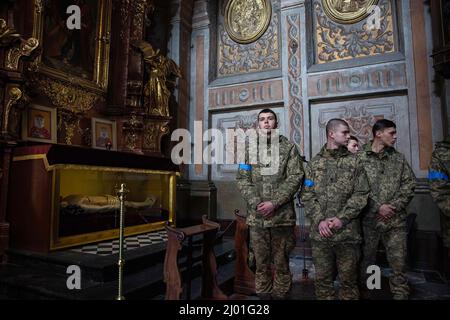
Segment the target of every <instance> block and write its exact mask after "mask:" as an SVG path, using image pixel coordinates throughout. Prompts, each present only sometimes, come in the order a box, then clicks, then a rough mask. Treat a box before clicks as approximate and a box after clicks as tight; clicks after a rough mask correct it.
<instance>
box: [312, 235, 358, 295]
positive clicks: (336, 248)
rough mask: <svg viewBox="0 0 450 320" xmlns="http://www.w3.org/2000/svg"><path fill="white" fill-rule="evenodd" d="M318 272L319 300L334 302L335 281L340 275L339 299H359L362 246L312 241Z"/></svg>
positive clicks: (317, 289) (317, 290) (317, 292)
mask: <svg viewBox="0 0 450 320" xmlns="http://www.w3.org/2000/svg"><path fill="white" fill-rule="evenodd" d="M311 245H312V257H313V262H314V267H315V270H316V280H315V292H316V298H317V299H318V300H334V299H335V291H334V279H335V276H336V271H337V274H338V275H339V282H340V289H339V299H341V300H356V299H359V289H358V261H359V257H360V246H359V244H355V243H331V242H319V241H312V243H311Z"/></svg>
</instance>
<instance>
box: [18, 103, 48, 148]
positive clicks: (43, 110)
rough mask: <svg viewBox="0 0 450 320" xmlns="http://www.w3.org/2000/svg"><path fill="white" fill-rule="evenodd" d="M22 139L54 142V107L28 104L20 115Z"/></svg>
mask: <svg viewBox="0 0 450 320" xmlns="http://www.w3.org/2000/svg"><path fill="white" fill-rule="evenodd" d="M22 139H23V140H28V141H38V142H47V143H56V109H54V108H49V107H44V106H39V105H30V106H29V107H28V108H27V110H26V111H25V112H24V114H23V117H22Z"/></svg>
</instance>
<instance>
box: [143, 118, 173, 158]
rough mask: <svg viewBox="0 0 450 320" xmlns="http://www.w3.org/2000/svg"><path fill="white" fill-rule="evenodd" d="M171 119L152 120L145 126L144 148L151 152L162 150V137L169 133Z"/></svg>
mask: <svg viewBox="0 0 450 320" xmlns="http://www.w3.org/2000/svg"><path fill="white" fill-rule="evenodd" d="M168 124H169V121H150V122H148V123H147V124H146V125H145V128H144V144H143V149H144V150H145V151H150V152H160V151H161V138H162V137H163V136H164V135H166V134H168V133H169V126H168Z"/></svg>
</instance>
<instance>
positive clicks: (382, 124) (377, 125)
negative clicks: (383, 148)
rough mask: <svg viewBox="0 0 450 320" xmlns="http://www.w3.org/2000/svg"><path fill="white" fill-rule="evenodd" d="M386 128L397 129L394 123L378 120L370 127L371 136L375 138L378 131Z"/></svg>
mask: <svg viewBox="0 0 450 320" xmlns="http://www.w3.org/2000/svg"><path fill="white" fill-rule="evenodd" d="M386 128H397V126H396V125H395V123H394V122H393V121H391V120H388V119H380V120H378V121H377V122H375V124H374V125H373V127H372V134H373V136H374V137H375V135H376V134H377V132H378V131H381V130H384V129H386Z"/></svg>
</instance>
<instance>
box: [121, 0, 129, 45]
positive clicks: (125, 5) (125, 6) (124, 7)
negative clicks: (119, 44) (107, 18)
mask: <svg viewBox="0 0 450 320" xmlns="http://www.w3.org/2000/svg"><path fill="white" fill-rule="evenodd" d="M120 5H121V6H120V18H121V20H122V23H123V26H127V25H128V19H130V17H129V5H130V0H122V1H121V2H120ZM127 32H128V28H125V27H124V28H121V30H120V39H122V40H125V37H126V36H127Z"/></svg>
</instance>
